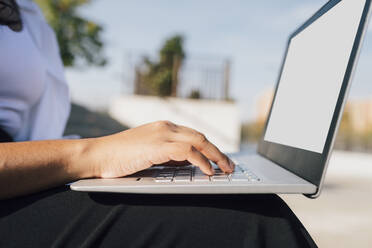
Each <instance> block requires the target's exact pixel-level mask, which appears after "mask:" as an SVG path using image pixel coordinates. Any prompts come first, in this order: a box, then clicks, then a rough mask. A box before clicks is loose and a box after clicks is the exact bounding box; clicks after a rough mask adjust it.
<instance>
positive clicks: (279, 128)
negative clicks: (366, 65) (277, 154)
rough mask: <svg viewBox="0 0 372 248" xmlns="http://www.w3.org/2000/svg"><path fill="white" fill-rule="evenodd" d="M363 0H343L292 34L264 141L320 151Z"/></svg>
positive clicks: (347, 59)
mask: <svg viewBox="0 0 372 248" xmlns="http://www.w3.org/2000/svg"><path fill="white" fill-rule="evenodd" d="M364 5H365V0H343V1H341V2H339V3H338V4H337V5H336V6H335V7H333V8H332V9H331V10H330V11H328V12H327V13H325V14H324V15H323V16H322V17H320V18H319V19H318V20H316V21H315V22H314V23H312V24H311V25H310V26H308V27H307V28H306V29H304V30H303V31H302V32H300V33H299V34H298V35H297V36H295V37H294V38H293V39H292V40H291V42H290V46H289V48H288V53H287V58H286V61H285V63H284V67H283V72H282V75H281V78H280V83H279V86H278V90H277V93H276V97H275V102H274V104H273V108H272V112H271V116H270V120H269V123H268V126H267V130H266V133H265V136H264V140H266V141H270V142H274V143H279V144H283V145H287V146H292V147H296V148H301V149H305V150H309V151H313V152H318V153H322V151H323V148H324V144H325V141H326V138H327V134H328V131H329V127H330V124H331V120H332V117H333V113H334V109H335V107H336V102H337V99H338V96H339V93H340V88H341V85H342V81H343V78H344V75H345V72H346V67H347V64H348V61H349V57H350V54H351V51H352V46H353V44H354V39H355V36H356V33H357V29H358V25H359V22H360V19H361V15H362V12H363V7H364Z"/></svg>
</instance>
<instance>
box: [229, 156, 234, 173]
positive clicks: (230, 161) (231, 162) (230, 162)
mask: <svg viewBox="0 0 372 248" xmlns="http://www.w3.org/2000/svg"><path fill="white" fill-rule="evenodd" d="M229 166H230V168H231V170H233V171H234V169H235V163H234V162H233V161H232V160H231V159H230V158H229Z"/></svg>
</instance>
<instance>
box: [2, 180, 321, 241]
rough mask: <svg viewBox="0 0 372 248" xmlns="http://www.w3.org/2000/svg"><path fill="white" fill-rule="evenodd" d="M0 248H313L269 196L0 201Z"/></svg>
mask: <svg viewBox="0 0 372 248" xmlns="http://www.w3.org/2000/svg"><path fill="white" fill-rule="evenodd" d="M0 247H185V248H186V247H187V248H190V247H195V248H196V247H213V248H217V247H301V248H303V247H316V245H315V243H314V241H313V240H312V238H311V237H310V235H309V234H308V232H307V231H306V229H305V228H304V227H303V225H302V224H301V223H300V221H299V220H298V219H297V217H296V216H295V215H294V214H293V212H292V211H291V210H290V209H289V207H288V206H287V205H286V204H285V203H284V202H283V201H282V200H281V198H279V197H278V196H277V195H138V194H112V193H85V192H75V191H71V190H69V188H68V187H67V186H63V187H59V188H55V189H51V190H48V191H44V192H41V193H37V194H33V195H29V196H25V197H19V198H14V199H10V200H5V201H0Z"/></svg>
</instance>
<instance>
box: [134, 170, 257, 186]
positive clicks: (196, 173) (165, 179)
mask: <svg viewBox="0 0 372 248" xmlns="http://www.w3.org/2000/svg"><path fill="white" fill-rule="evenodd" d="M214 170H215V173H214V175H213V176H208V175H206V174H204V173H203V172H202V171H201V170H200V169H199V167H196V166H182V167H166V166H164V167H160V168H156V167H152V168H151V169H150V170H145V171H143V172H140V173H136V174H137V175H136V174H135V175H132V176H131V177H138V178H141V179H138V181H139V180H142V179H146V180H148V179H150V178H152V179H153V180H154V181H155V182H157V183H170V182H175V183H178V182H260V181H261V179H260V178H258V177H257V176H256V175H255V174H254V173H253V172H251V171H250V170H247V169H244V170H243V169H242V168H241V167H240V166H236V167H235V171H234V172H233V173H231V174H226V173H224V172H223V171H222V170H221V169H220V168H216V167H214ZM141 174H142V175H141Z"/></svg>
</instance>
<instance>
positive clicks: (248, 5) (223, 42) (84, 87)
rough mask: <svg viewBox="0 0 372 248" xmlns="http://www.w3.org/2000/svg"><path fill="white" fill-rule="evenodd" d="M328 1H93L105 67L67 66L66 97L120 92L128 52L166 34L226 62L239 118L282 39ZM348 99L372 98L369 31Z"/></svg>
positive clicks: (86, 100) (262, 86)
mask: <svg viewBox="0 0 372 248" xmlns="http://www.w3.org/2000/svg"><path fill="white" fill-rule="evenodd" d="M326 2H327V1H326V0H301V1H299V0H281V1H277V0H265V1H251V0H250V1H247V0H214V1H212V0H203V1H200V0H189V1H174V0H173V1H172V0H157V1H144V0H136V1H129V0H111V1H103V0H93V1H92V3H91V4H89V5H88V6H85V7H84V8H82V9H81V13H82V15H84V16H85V17H87V18H89V19H91V20H94V21H95V22H97V23H99V24H101V25H103V27H104V32H103V39H104V41H105V46H106V47H105V54H106V56H107V58H108V60H109V64H108V65H107V66H106V67H103V68H99V67H94V68H85V69H81V68H80V69H67V71H66V75H67V79H68V81H69V84H70V87H71V95H72V99H73V100H74V101H76V102H79V103H82V104H84V105H86V106H88V107H90V108H92V109H100V108H103V107H105V106H106V105H107V104H108V103H109V101H110V100H111V99H113V98H114V97H117V96H119V95H120V93H121V92H122V90H123V87H125V86H123V84H122V83H121V80H122V77H123V76H125V75H122V74H123V70H122V68H123V64H124V63H125V58H126V56H127V54H128V53H130V52H133V51H134V52H141V53H143V52H145V53H149V54H154V53H155V52H156V51H157V50H158V49H159V48H160V47H161V45H162V43H163V42H164V40H165V39H166V38H167V37H170V36H172V35H174V34H183V35H184V36H185V37H186V40H185V48H186V53H187V54H191V55H193V54H197V55H200V54H202V55H205V56H210V57H214V56H215V57H216V58H229V59H230V60H231V61H232V72H231V95H232V97H233V98H234V99H235V100H236V101H237V104H238V106H239V107H240V110H241V118H242V120H243V121H249V120H252V119H253V118H254V117H255V115H256V112H255V111H256V109H255V103H256V101H257V97H258V95H259V94H261V93H262V92H263V91H265V90H268V89H271V88H273V87H274V86H275V84H276V81H277V77H278V72H279V67H280V64H281V61H282V57H283V55H284V49H285V47H286V43H287V39H288V36H289V34H290V33H291V32H293V31H294V30H295V29H296V28H297V27H298V26H299V25H301V24H302V23H303V22H304V21H305V20H306V19H308V18H309V17H310V16H311V15H312V14H313V13H314V12H315V11H316V10H318V9H319V8H320V7H321V6H322V5H323V4H325V3H326ZM369 30H370V31H369V32H368V33H367V35H366V40H365V44H364V47H363V49H362V53H361V56H360V62H359V65H358V67H357V70H356V74H355V80H354V82H353V86H352V88H351V92H350V97H351V98H368V97H372V84H371V83H370V82H371V80H370V78H372V70H370V67H371V65H372V28H369Z"/></svg>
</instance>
